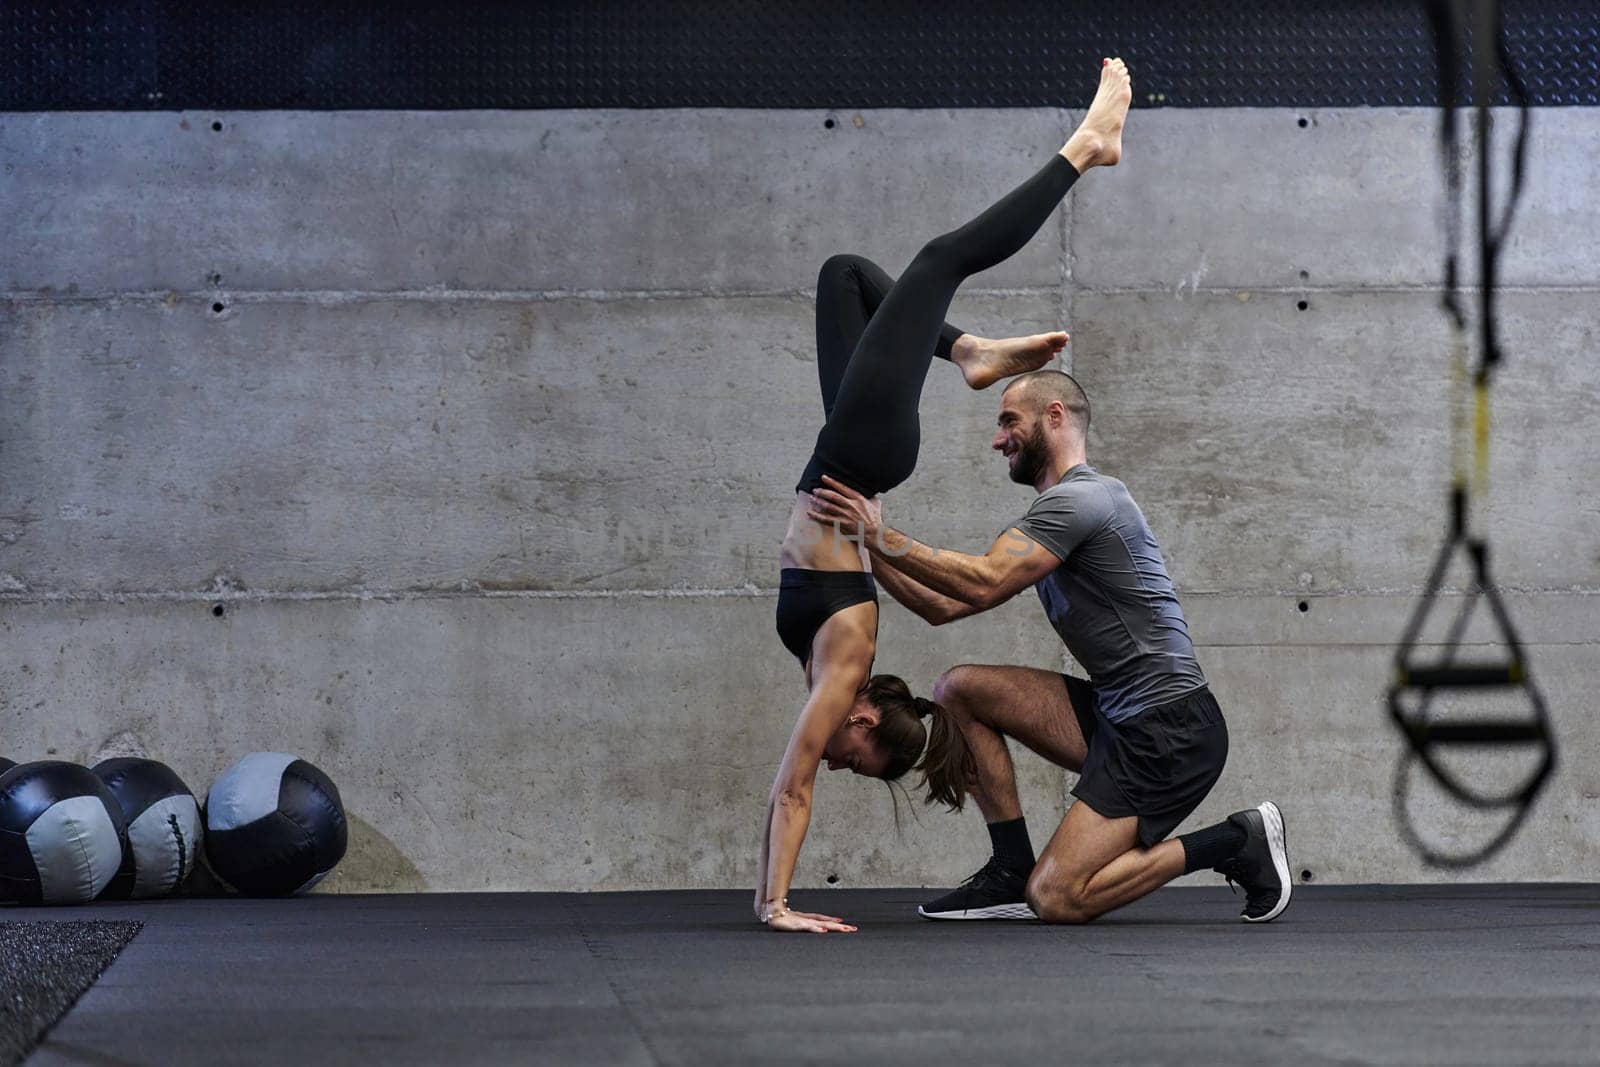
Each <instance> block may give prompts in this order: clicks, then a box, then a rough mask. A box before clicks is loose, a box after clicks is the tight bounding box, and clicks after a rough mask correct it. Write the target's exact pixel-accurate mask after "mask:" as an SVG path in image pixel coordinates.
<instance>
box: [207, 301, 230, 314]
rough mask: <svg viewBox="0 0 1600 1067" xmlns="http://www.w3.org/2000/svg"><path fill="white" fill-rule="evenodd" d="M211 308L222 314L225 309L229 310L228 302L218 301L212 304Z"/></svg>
mask: <svg viewBox="0 0 1600 1067" xmlns="http://www.w3.org/2000/svg"><path fill="white" fill-rule="evenodd" d="M211 310H212V311H214V312H216V313H217V314H218V315H220V314H222V313H223V312H224V311H226V310H228V306H227V305H226V304H222V303H216V304H212V305H211Z"/></svg>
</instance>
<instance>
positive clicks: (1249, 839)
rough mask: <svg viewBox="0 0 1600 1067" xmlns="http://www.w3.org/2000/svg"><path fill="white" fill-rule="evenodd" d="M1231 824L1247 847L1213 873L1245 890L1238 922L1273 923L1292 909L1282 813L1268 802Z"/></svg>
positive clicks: (1236, 817) (1237, 815)
mask: <svg viewBox="0 0 1600 1067" xmlns="http://www.w3.org/2000/svg"><path fill="white" fill-rule="evenodd" d="M1228 821H1229V822H1231V823H1233V824H1234V825H1235V826H1238V827H1240V828H1241V829H1243V830H1244V847H1243V848H1241V849H1240V850H1239V853H1238V855H1236V856H1234V857H1233V859H1231V860H1228V861H1227V862H1226V863H1223V864H1221V865H1220V866H1217V867H1214V868H1213V870H1215V871H1216V872H1217V873H1218V874H1220V875H1222V876H1223V877H1224V878H1226V879H1227V880H1228V883H1229V884H1230V885H1231V884H1233V883H1234V882H1237V883H1239V884H1240V885H1242V886H1244V910H1243V911H1241V912H1240V913H1239V918H1241V919H1243V920H1244V921H1245V922H1247V923H1266V922H1271V921H1272V920H1273V919H1276V918H1277V917H1278V916H1280V915H1282V914H1283V909H1284V908H1287V907H1288V906H1289V894H1290V892H1292V891H1293V883H1292V882H1291V881H1290V879H1289V835H1288V832H1287V831H1286V830H1285V829H1284V826H1283V812H1281V811H1279V810H1278V805H1276V804H1274V803H1273V802H1272V801H1270V800H1269V801H1267V802H1266V803H1264V804H1262V805H1261V806H1260V807H1258V808H1251V809H1250V810H1249V811H1236V812H1234V813H1233V814H1232V815H1230V816H1228Z"/></svg>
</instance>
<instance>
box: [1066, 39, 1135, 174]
mask: <svg viewBox="0 0 1600 1067" xmlns="http://www.w3.org/2000/svg"><path fill="white" fill-rule="evenodd" d="M1132 102H1133V82H1132V81H1131V80H1130V79H1129V78H1128V68H1127V67H1126V66H1124V65H1123V63H1122V60H1121V59H1107V60H1105V61H1104V63H1103V64H1102V66H1101V67H1100V89H1099V91H1097V92H1096V93H1095V94H1094V102H1093V103H1091V104H1090V105H1089V113H1088V114H1087V115H1085V116H1084V117H1083V122H1082V124H1080V125H1079V126H1078V129H1077V131H1076V132H1075V133H1073V135H1072V136H1071V137H1069V138H1067V143H1066V144H1065V145H1063V146H1062V147H1061V154H1062V155H1063V156H1065V157H1067V162H1068V163H1071V164H1072V165H1073V167H1075V168H1076V169H1077V171H1078V173H1079V174H1082V173H1083V172H1084V171H1086V170H1088V169H1089V168H1090V167H1114V166H1116V165H1117V162H1118V160H1120V159H1121V158H1122V124H1123V122H1124V121H1125V120H1126V119H1127V117H1128V105H1129V104H1131V103H1132Z"/></svg>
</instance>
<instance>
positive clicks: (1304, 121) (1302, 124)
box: [1295, 118, 1311, 130]
mask: <svg viewBox="0 0 1600 1067" xmlns="http://www.w3.org/2000/svg"><path fill="white" fill-rule="evenodd" d="M1295 125H1297V126H1299V127H1300V128H1301V129H1302V130H1303V129H1305V128H1306V127H1307V126H1309V125H1311V120H1310V119H1307V118H1302V119H1301V120H1300V121H1299V122H1297V123H1295Z"/></svg>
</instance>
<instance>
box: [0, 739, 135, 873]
mask: <svg viewBox="0 0 1600 1067" xmlns="http://www.w3.org/2000/svg"><path fill="white" fill-rule="evenodd" d="M126 838H127V829H126V824H125V823H124V822H123V819H122V810H121V808H120V806H119V805H118V804H117V798H116V797H114V796H112V795H111V791H110V790H109V789H107V788H106V787H105V784H104V783H103V782H101V781H100V779H98V778H96V777H95V776H94V774H93V773H92V772H91V771H90V770H89V768H87V767H80V766H78V765H77V764H76V763H63V762H61V761H59V760H44V761H41V762H38V763H24V764H22V765H21V766H19V767H13V768H12V769H11V770H9V771H6V772H5V773H4V774H0V900H14V901H17V902H18V903H21V904H85V903H88V902H89V901H91V900H93V899H94V898H95V897H97V896H99V895H100V894H101V893H102V892H103V891H104V890H105V888H106V886H108V885H110V884H111V879H112V878H114V877H115V876H116V873H117V869H118V868H119V867H120V866H121V865H122V846H123V842H124V841H125V840H126Z"/></svg>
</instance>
